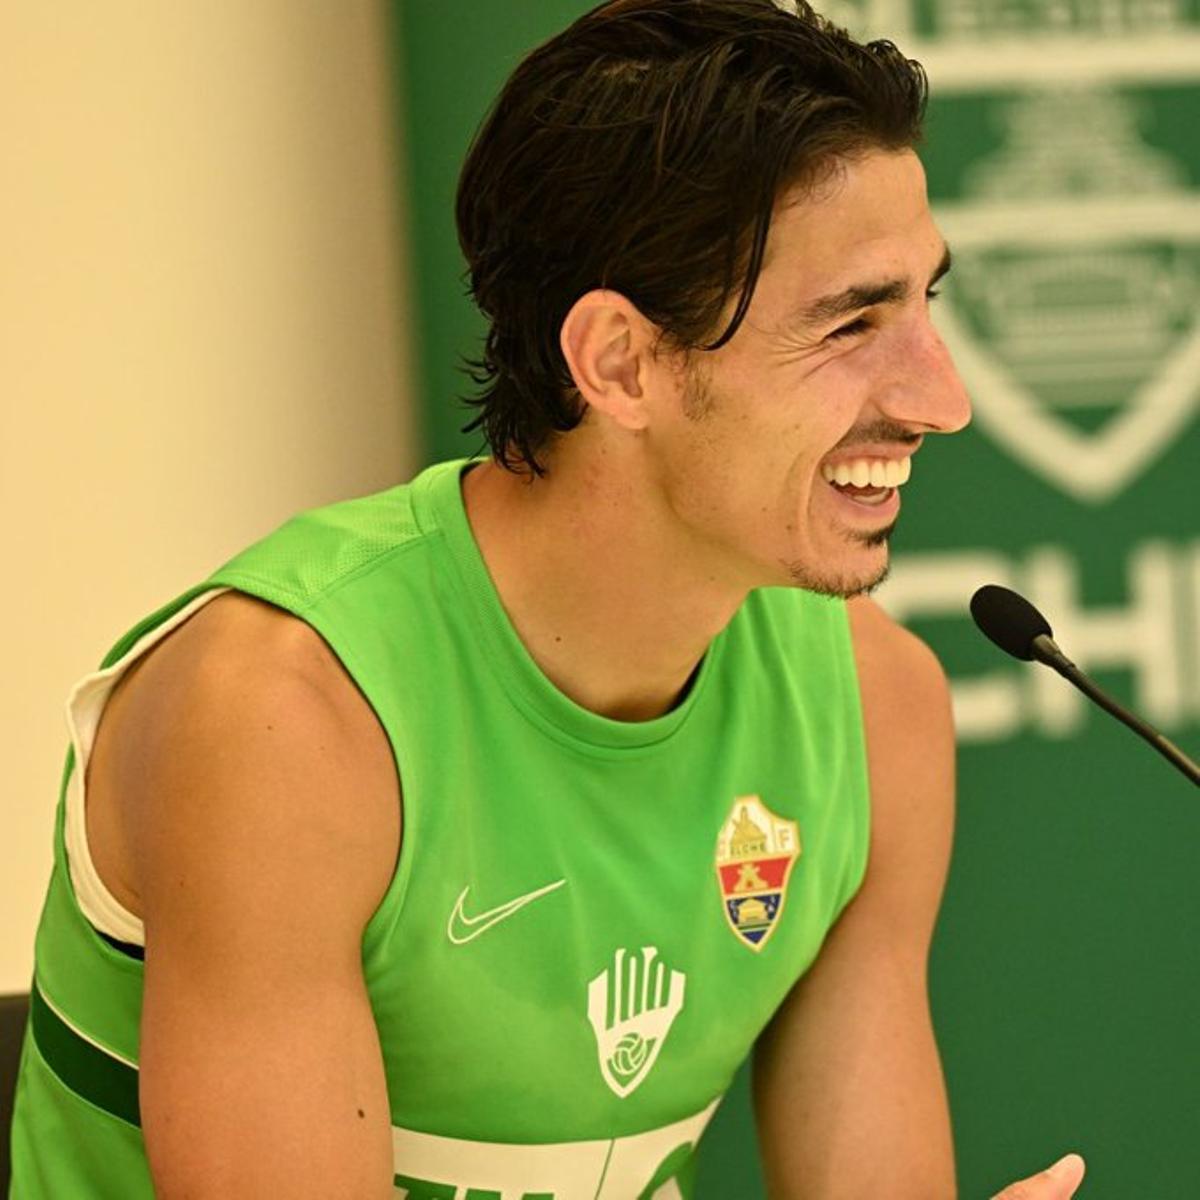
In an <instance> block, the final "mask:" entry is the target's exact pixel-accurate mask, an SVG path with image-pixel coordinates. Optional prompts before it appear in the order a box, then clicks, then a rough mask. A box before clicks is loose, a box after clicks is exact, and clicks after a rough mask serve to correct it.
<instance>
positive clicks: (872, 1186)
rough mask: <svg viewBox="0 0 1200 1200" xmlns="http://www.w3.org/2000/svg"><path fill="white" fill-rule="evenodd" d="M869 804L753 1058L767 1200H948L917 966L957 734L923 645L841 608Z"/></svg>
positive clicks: (945, 1121) (947, 812) (940, 863)
mask: <svg viewBox="0 0 1200 1200" xmlns="http://www.w3.org/2000/svg"><path fill="white" fill-rule="evenodd" d="M850 610H851V613H852V618H851V619H852V627H853V629H854V635H855V655H856V658H857V661H858V668H859V677H860V687H861V694H862V701H863V710H864V723H865V727H866V736H867V741H868V752H869V753H868V759H869V768H870V783H871V797H872V801H871V802H872V830H871V847H870V859H869V865H868V869H867V875H866V879H865V881H864V883H863V886H862V888H861V889H860V891H859V893H858V895H857V896H856V897H855V899H854V900H853V901H852V902H851V903H850V904H849V905H848V906H847V908H846V910H845V912H844V913H843V914H842V916H841V918H840V920H839V921H838V923H837V924H836V925H835V927H834V928H833V929H832V930H831V932H830V934H829V936H828V938H827V939H826V942H825V945H824V947H823V948H822V950H821V953H820V955H819V957H818V959H817V961H816V963H814V965H813V967H812V968H811V969H810V970H809V972H808V973H807V974H806V975H805V976H804V978H803V979H801V980H800V981H799V983H798V984H797V985H796V987H795V988H794V989H793V992H792V994H791V996H790V997H789V998H788V1000H787V1001H786V1002H785V1003H784V1005H783V1006H782V1008H781V1009H780V1011H779V1013H778V1014H777V1015H776V1017H775V1019H774V1021H773V1022H772V1024H771V1025H770V1026H769V1027H768V1029H767V1031H766V1032H765V1033H764V1035H763V1037H762V1038H761V1039H760V1044H759V1047H758V1049H757V1052H756V1056H755V1107H756V1110H757V1115H758V1126H759V1136H760V1141H761V1144H762V1150H763V1160H764V1170H765V1174H766V1180H767V1185H768V1192H769V1194H770V1196H771V1197H772V1200H834V1198H835V1197H836V1198H837V1200H859V1198H861V1200H877V1198H878V1197H881V1196H886V1197H888V1200H909V1198H911V1200H951V1198H953V1197H954V1195H955V1173H954V1148H953V1140H952V1136H951V1128H950V1115H949V1106H948V1103H947V1098H946V1091H945V1085H944V1081H943V1078H942V1072H941V1064H940V1061H939V1058H938V1052H937V1046H936V1043H935V1041H934V1035H933V1028H932V1022H931V1019H930V1013H929V1002H928V994H927V990H926V969H927V960H928V952H929V945H930V941H931V938H932V933H933V928H934V922H935V920H936V916H937V911H938V906H939V904H940V901H941V895H942V890H943V888H944V886H945V880H946V874H947V870H948V866H949V859H950V849H951V843H952V841H953V830H954V730H953V722H952V717H951V713H950V701H949V692H948V687H947V684H946V680H945V676H944V674H943V673H942V670H941V667H940V666H939V664H938V663H937V660H936V659H935V658H934V656H933V654H932V652H931V651H930V650H929V649H928V648H927V647H926V646H925V645H924V644H923V643H922V642H920V641H919V640H918V639H916V638H915V637H913V636H912V635H911V634H909V633H907V632H906V631H904V630H902V629H900V628H899V627H898V626H896V625H895V624H894V623H893V622H891V621H890V619H889V618H887V617H886V616H885V615H884V614H883V612H882V610H880V609H879V608H878V606H877V605H875V604H874V603H873V602H872V601H869V600H865V599H863V600H856V601H853V602H851V604H850Z"/></svg>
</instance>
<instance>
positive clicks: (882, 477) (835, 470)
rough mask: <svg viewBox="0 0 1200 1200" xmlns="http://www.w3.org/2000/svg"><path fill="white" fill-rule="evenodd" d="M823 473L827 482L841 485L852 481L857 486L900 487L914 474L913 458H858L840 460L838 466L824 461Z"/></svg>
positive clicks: (843, 485)
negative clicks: (846, 460) (850, 460)
mask: <svg viewBox="0 0 1200 1200" xmlns="http://www.w3.org/2000/svg"><path fill="white" fill-rule="evenodd" d="M821 474H822V476H824V478H825V481H826V483H836V484H838V485H839V486H841V487H845V486H846V484H848V483H852V484H853V485H854V486H855V487H867V486H868V485H870V486H871V487H899V486H900V485H901V484H902V483H907V482H908V481H909V479H910V478H911V476H912V458H911V456H910V457H908V458H902V459H900V460H899V461H897V460H896V459H894V458H887V459H884V458H856V459H854V460H853V461H852V462H840V463H838V464H837V466H836V467H835V466H832V465H831V464H830V463H824V464H822V466H821Z"/></svg>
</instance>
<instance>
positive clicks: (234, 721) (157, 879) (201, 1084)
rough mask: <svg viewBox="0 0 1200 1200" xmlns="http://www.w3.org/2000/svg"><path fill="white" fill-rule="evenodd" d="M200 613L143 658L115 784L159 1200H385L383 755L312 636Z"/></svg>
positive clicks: (373, 727)
mask: <svg viewBox="0 0 1200 1200" xmlns="http://www.w3.org/2000/svg"><path fill="white" fill-rule="evenodd" d="M211 603H212V606H213V610H214V612H213V615H212V618H211V619H209V620H207V621H206V622H204V623H201V622H200V618H201V617H207V616H208V613H207V611H202V612H201V613H200V614H198V616H197V617H196V618H193V619H192V620H193V621H195V622H197V627H196V629H194V630H191V631H188V632H189V635H190V640H189V642H187V643H185V642H184V639H183V638H182V636H180V635H182V634H183V633H184V632H185V630H187V626H186V625H185V626H184V627H183V628H182V629H181V630H180V631H179V634H177V635H173V636H172V639H170V640H171V641H174V639H175V638H176V637H179V639H180V640H179V644H177V645H173V646H172V645H170V644H169V643H164V645H163V647H162V648H161V652H158V653H156V656H155V659H156V661H153V662H147V663H146V665H145V666H146V669H145V672H144V673H143V676H142V678H141V679H140V680H139V684H138V688H139V690H138V694H137V696H136V697H131V698H130V700H129V703H128V705H127V708H126V711H125V713H124V714H123V716H122V721H123V722H124V725H125V729H126V731H128V730H136V734H137V736H136V737H128V738H126V739H125V743H124V753H123V754H122V755H120V756H119V762H118V766H119V768H120V769H119V771H118V775H117V776H116V778H118V779H119V780H120V787H121V817H122V823H123V832H124V835H125V838H126V840H127V846H128V849H129V857H130V870H131V877H132V879H133V881H134V886H135V888H136V891H137V893H138V901H139V905H140V907H141V909H142V913H141V915H142V916H143V920H144V922H145V929H146V974H145V994H144V1006H143V1013H142V1027H141V1064H140V1065H141V1085H140V1090H141V1110H142V1123H143V1130H144V1133H145V1138H146V1149H147V1154H148V1157H149V1162H150V1169H151V1174H152V1177H153V1180H154V1185H155V1190H156V1194H158V1195H159V1196H161V1197H163V1198H164V1200H171V1198H174V1197H181V1198H182V1197H187V1198H188V1200H207V1198H208V1197H213V1198H215V1197H222V1198H223V1200H238V1198H241V1197H246V1198H247V1200H248V1198H250V1197H255V1198H259V1197H262V1196H288V1197H292V1198H296V1197H313V1198H316V1197H322V1198H327V1197H347V1198H350V1197H354V1198H355V1200H359V1198H363V1200H366V1198H379V1200H382V1198H383V1197H386V1196H388V1195H390V1194H391V1190H392V1166H391V1144H390V1124H391V1123H390V1119H389V1114H388V1102H387V1093H386V1087H385V1082H384V1072H383V1062H382V1056H381V1053H380V1047H379V1042H378V1036H377V1033H376V1028H375V1024H374V1020H373V1017H372V1013H371V1008H370V1005H369V1003H368V1000H367V993H366V988H365V984H364V981H363V977H362V968H361V962H360V943H361V938H362V932H363V928H364V926H365V924H366V922H367V920H368V919H369V917H370V915H371V913H372V912H373V911H374V909H375V907H376V906H377V905H378V903H379V900H380V899H381V897H382V895H383V893H384V891H385V890H386V887H387V884H388V881H389V879H390V877H391V873H392V869H393V865H394V862H395V855H396V851H397V847H398V841H399V786H398V781H397V780H396V775H395V766H394V761H393V759H392V756H391V753H390V749H389V747H388V744H387V739H386V735H385V734H384V732H383V730H382V728H381V727H380V726H379V725H378V723H377V721H376V720H375V718H374V715H373V714H372V713H371V712H370V709H369V706H367V704H366V701H365V700H364V699H363V698H362V697H361V695H359V694H358V692H357V690H356V689H355V688H354V685H353V683H352V682H351V681H350V680H349V678H348V677H347V676H346V675H345V673H344V672H343V671H342V670H341V667H340V665H339V664H338V663H337V660H336V658H335V657H334V656H333V655H332V653H331V652H330V651H329V649H328V647H326V646H325V645H324V643H323V642H321V641H320V639H319V638H318V637H317V635H316V634H315V633H314V632H313V631H312V630H311V629H309V628H308V627H307V626H304V625H303V623H302V622H300V621H298V620H297V619H296V618H293V617H290V616H288V615H286V614H284V613H282V611H281V610H277V609H273V608H271V607H270V606H267V605H263V604H260V603H258V602H255V601H252V600H249V599H247V598H245V597H241V596H229V597H220V598H218V599H217V600H214V601H212V602H211ZM217 605H221V606H222V609H223V615H222V617H221V618H220V619H218V618H217V615H216V606H217ZM189 624H191V622H189Z"/></svg>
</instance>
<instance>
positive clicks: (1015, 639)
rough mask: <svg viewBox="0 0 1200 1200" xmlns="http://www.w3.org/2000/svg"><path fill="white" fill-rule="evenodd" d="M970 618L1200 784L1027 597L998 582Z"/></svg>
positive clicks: (1199, 776) (1198, 773) (983, 591)
mask: <svg viewBox="0 0 1200 1200" xmlns="http://www.w3.org/2000/svg"><path fill="white" fill-rule="evenodd" d="M971 616H972V617H974V618H975V624H976V625H978V626H979V628H980V630H981V631H982V632H983V633H984V634H985V635H986V636H987V637H989V638H990V639H991V640H992V641H993V642H995V643H996V645H997V646H999V647H1000V649H1001V650H1003V651H1004V652H1005V653H1006V654H1011V655H1012V656H1013V657H1014V658H1022V659H1024V660H1025V661H1026V662H1031V661H1033V660H1035V659H1036V660H1037V661H1038V662H1040V663H1045V665H1046V666H1048V667H1053V668H1054V670H1056V671H1057V672H1058V673H1059V674H1060V675H1061V676H1062V677H1063V678H1064V679H1068V680H1070V681H1071V683H1073V684H1074V685H1075V686H1076V687H1077V688H1078V689H1079V690H1080V691H1081V692H1082V693H1083V694H1084V695H1085V696H1087V698H1088V699H1089V700H1094V701H1095V702H1096V703H1097V704H1098V705H1100V707H1101V708H1103V709H1104V710H1105V712H1109V713H1112V715H1113V716H1114V717H1116V718H1117V720H1118V721H1122V722H1124V724H1126V725H1128V726H1129V728H1130V729H1132V730H1133V731H1134V733H1136V734H1139V735H1140V736H1141V737H1144V738H1145V739H1146V741H1148V742H1149V743H1150V745H1152V746H1153V747H1154V748H1155V750H1157V751H1158V752H1159V754H1161V755H1162V756H1163V757H1164V758H1165V759H1167V760H1168V761H1169V762H1170V763H1172V764H1174V765H1175V766H1176V767H1178V768H1179V769H1180V770H1181V771H1182V772H1183V773H1184V774H1185V775H1186V776H1187V777H1188V778H1189V779H1190V780H1191V781H1192V782H1193V783H1194V784H1196V785H1197V786H1200V766H1197V765H1196V764H1195V763H1194V762H1193V761H1192V760H1191V759H1190V758H1188V756H1187V755H1186V754H1184V752H1183V751H1182V750H1180V749H1179V747H1178V746H1176V745H1175V743H1174V742H1172V741H1171V740H1170V739H1169V738H1165V737H1163V735H1162V734H1161V733H1159V732H1158V730H1157V729H1155V728H1154V727H1153V726H1151V725H1147V724H1146V722H1145V721H1143V720H1142V719H1141V717H1137V716H1135V715H1134V714H1133V713H1131V712H1129V711H1128V710H1127V709H1124V708H1122V707H1121V706H1120V705H1119V704H1118V703H1117V702H1116V701H1115V700H1114V699H1113V698H1112V697H1111V696H1109V695H1107V694H1106V693H1105V692H1102V691H1101V690H1100V689H1099V688H1098V687H1097V686H1096V685H1095V684H1094V683H1093V682H1092V681H1091V680H1090V679H1089V678H1088V677H1087V676H1086V675H1085V674H1084V673H1083V672H1082V671H1081V670H1080V669H1079V668H1078V667H1077V666H1076V665H1075V664H1074V663H1073V662H1072V661H1071V660H1070V659H1069V658H1068V657H1067V656H1066V655H1065V654H1064V653H1063V652H1062V650H1061V649H1059V646H1058V644H1057V643H1056V642H1055V640H1054V635H1053V632H1052V631H1051V629H1050V623H1049V622H1048V621H1047V620H1046V618H1045V617H1043V616H1042V614H1041V613H1040V612H1038V610H1037V609H1036V608H1034V607H1033V605H1032V604H1030V603H1029V601H1028V600H1026V599H1025V597H1024V596H1019V595H1017V593H1016V592H1013V591H1009V589H1008V588H1006V587H1000V586H999V584H995V583H987V584H984V586H983V587H981V588H980V589H979V590H978V591H977V592H976V593H975V595H974V596H972V597H971Z"/></svg>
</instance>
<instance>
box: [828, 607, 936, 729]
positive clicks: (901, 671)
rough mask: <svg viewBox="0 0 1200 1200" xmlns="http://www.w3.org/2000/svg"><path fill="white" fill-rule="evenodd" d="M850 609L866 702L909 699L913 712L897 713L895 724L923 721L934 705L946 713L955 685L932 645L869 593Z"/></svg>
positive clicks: (893, 713)
mask: <svg viewBox="0 0 1200 1200" xmlns="http://www.w3.org/2000/svg"><path fill="white" fill-rule="evenodd" d="M846 611H847V613H848V614H849V617H850V633H851V638H852V640H853V643H854V658H855V663H856V665H857V667H858V675H859V686H860V688H861V690H862V692H863V699H864V702H870V701H873V700H877V701H879V702H881V703H889V702H893V701H897V702H898V701H904V702H905V704H906V706H907V707H909V708H911V711H909V712H907V713H901V712H892V713H891V714H890V718H891V720H890V722H889V724H890V726H891V727H901V726H907V725H910V724H912V723H914V722H919V720H920V719H922V718H923V716H924V715H925V714H926V710H927V709H929V708H930V707H932V708H934V709H936V710H938V712H939V713H940V712H941V711H942V710H943V709H944V706H945V701H946V697H947V695H948V690H949V685H948V684H947V681H946V673H945V671H944V670H943V669H942V664H941V662H939V660H938V657H937V655H936V654H934V652H933V651H932V650H931V649H930V648H929V646H928V644H927V643H925V642H924V641H922V640H921V638H919V637H917V635H916V634H915V633H913V632H912V631H911V630H908V629H905V628H904V626H903V625H901V624H900V623H899V622H897V621H895V620H893V619H892V618H891V617H890V616H889V615H888V614H887V612H886V611H885V610H884V609H883V608H882V607H881V606H880V605H879V604H878V603H877V602H876V601H874V600H872V599H871V598H870V597H868V596H856V597H854V598H853V599H852V600H850V601H848V603H847V605H846ZM913 706H915V707H913Z"/></svg>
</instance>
